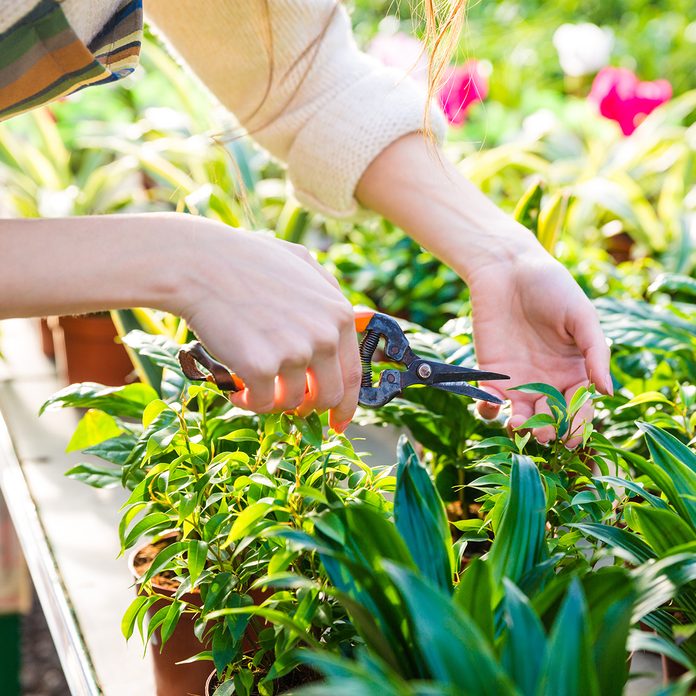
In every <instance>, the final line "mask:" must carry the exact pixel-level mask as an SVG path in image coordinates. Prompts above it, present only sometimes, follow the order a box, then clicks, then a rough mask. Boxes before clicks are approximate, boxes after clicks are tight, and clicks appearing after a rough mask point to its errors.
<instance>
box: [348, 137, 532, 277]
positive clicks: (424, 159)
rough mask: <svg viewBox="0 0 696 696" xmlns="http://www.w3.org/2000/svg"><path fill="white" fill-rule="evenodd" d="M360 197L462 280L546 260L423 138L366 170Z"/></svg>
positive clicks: (407, 140) (396, 147)
mask: <svg viewBox="0 0 696 696" xmlns="http://www.w3.org/2000/svg"><path fill="white" fill-rule="evenodd" d="M357 196H358V199H359V200H360V201H361V203H363V205H366V206H367V207H369V208H371V209H373V210H375V211H376V212H378V213H381V214H382V215H384V216H385V217H387V218H388V219H390V220H392V221H393V222H394V223H395V224H397V225H399V226H400V227H401V228H402V229H403V230H404V231H405V232H406V233H407V234H409V235H410V236H411V237H412V238H413V239H415V240H416V241H417V242H418V243H419V244H421V245H422V246H423V247H424V248H426V249H428V250H429V251H430V252H431V253H433V254H434V255H435V256H437V257H438V258H439V259H440V260H442V261H443V262H444V263H446V264H448V265H449V266H451V267H452V268H453V269H454V270H455V271H457V273H459V275H461V276H462V278H464V280H467V278H468V277H469V276H470V275H471V274H472V273H474V272H475V271H476V270H477V269H478V268H480V267H482V266H488V265H490V264H500V263H505V262H513V261H514V260H515V259H517V258H519V257H521V256H527V255H539V254H545V252H544V250H543V248H542V247H541V245H540V244H539V243H538V242H537V240H536V238H535V237H534V235H533V234H532V233H531V232H530V231H529V230H527V229H526V228H524V227H523V226H522V225H520V224H519V223H518V222H516V221H515V220H514V219H513V218H512V217H510V216H509V215H507V214H506V213H504V212H503V211H502V210H500V208H498V207H497V206H496V205H495V204H494V203H493V202H491V201H490V200H489V199H488V198H487V197H486V196H485V195H484V194H483V193H481V191H479V189H478V188H476V187H475V186H474V185H473V184H472V183H471V182H470V181H468V180H467V179H465V178H464V177H463V176H462V175H461V174H460V173H459V172H458V171H457V169H456V168H455V167H454V166H453V165H452V164H451V163H450V162H449V161H447V160H446V159H445V157H444V155H442V154H441V153H440V152H439V151H437V150H436V149H435V148H434V147H433V146H432V144H431V143H430V142H429V141H427V140H426V139H425V138H424V137H423V136H422V135H420V134H416V133H414V134H412V135H409V136H406V137H404V138H401V139H400V140H398V141H396V142H395V143H393V144H392V145H390V146H389V147H388V148H386V149H385V150H384V151H383V152H382V153H381V154H380V155H379V156H378V157H377V158H376V159H375V161H374V162H373V163H372V164H371V165H370V167H368V169H367V170H366V172H365V174H364V175H363V177H362V179H361V180H360V182H359V184H358V189H357Z"/></svg>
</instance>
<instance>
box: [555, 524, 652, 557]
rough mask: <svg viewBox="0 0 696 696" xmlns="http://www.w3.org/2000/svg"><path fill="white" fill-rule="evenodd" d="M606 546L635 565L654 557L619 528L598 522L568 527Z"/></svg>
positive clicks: (628, 533)
mask: <svg viewBox="0 0 696 696" xmlns="http://www.w3.org/2000/svg"><path fill="white" fill-rule="evenodd" d="M568 526H570V527H573V528H575V529H579V530H580V531H581V532H584V533H585V534H587V535H589V536H591V537H593V538H594V539H599V541H603V542H604V543H605V544H608V545H609V546H610V547H611V548H612V550H613V551H614V553H615V554H616V555H617V556H619V557H620V558H623V559H624V560H626V561H628V562H629V563H634V564H636V565H638V564H640V563H645V562H646V561H649V560H650V559H653V558H655V557H656V554H655V552H654V551H653V550H652V549H651V548H650V547H649V546H648V545H647V544H646V543H645V542H644V541H643V540H642V539H641V538H640V537H639V536H637V535H635V534H632V533H631V532H629V531H628V530H626V529H621V528H620V527H609V526H608V525H605V524H600V523H598V522H585V523H582V524H580V523H574V524H570V525H568Z"/></svg>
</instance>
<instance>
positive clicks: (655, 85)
mask: <svg viewBox="0 0 696 696" xmlns="http://www.w3.org/2000/svg"><path fill="white" fill-rule="evenodd" d="M671 98H672V85H670V83H669V82H668V81H667V80H655V81H654V82H641V81H640V80H639V79H638V76H637V75H635V73H632V72H631V71H630V70H628V69H627V68H603V69H602V70H600V71H599V72H598V73H597V76H596V77H595V79H594V82H593V83H592V90H591V91H590V96H589V99H590V101H592V102H594V103H595V104H597V106H598V107H599V113H600V114H602V116H605V117H606V118H609V119H611V120H612V121H616V122H617V123H618V124H619V126H621V131H622V132H623V134H624V135H631V133H633V131H634V130H635V129H636V128H637V126H638V124H639V123H640V122H641V121H642V120H643V119H644V118H645V117H646V116H647V115H648V114H649V113H650V112H651V111H654V110H655V109H656V108H657V107H658V106H660V104H664V103H665V102H667V101H669V100H670V99H671Z"/></svg>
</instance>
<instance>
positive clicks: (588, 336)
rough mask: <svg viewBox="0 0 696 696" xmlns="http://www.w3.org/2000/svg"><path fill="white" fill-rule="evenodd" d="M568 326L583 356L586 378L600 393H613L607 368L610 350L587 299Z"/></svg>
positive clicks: (595, 314)
mask: <svg viewBox="0 0 696 696" xmlns="http://www.w3.org/2000/svg"><path fill="white" fill-rule="evenodd" d="M570 328H571V333H572V334H573V338H574V339H575V343H576V344H577V346H578V348H579V349H580V351H581V352H582V354H583V357H584V358H585V371H586V372H587V378H588V379H589V380H590V382H592V383H593V384H595V385H596V387H597V390H598V391H600V392H602V394H613V393H614V386H613V383H612V379H611V372H610V369H609V364H610V358H611V351H610V350H609V345H608V344H607V339H606V337H605V336H604V332H603V331H602V327H601V325H600V323H599V318H598V316H597V312H596V311H595V308H594V307H593V306H592V304H591V303H590V302H589V301H587V302H586V303H585V306H584V308H583V310H582V311H581V312H579V313H578V315H577V317H576V318H575V322H574V324H573V326H571V327H570Z"/></svg>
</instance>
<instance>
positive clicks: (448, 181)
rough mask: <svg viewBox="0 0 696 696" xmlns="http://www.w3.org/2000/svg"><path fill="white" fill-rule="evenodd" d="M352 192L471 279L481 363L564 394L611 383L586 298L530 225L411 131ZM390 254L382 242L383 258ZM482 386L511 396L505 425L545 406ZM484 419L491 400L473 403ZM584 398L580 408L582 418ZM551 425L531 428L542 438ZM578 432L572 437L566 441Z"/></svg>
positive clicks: (586, 414)
mask: <svg viewBox="0 0 696 696" xmlns="http://www.w3.org/2000/svg"><path fill="white" fill-rule="evenodd" d="M357 195H358V199H359V200H360V201H361V202H362V203H363V204H364V205H367V206H368V207H370V208H372V209H373V210H376V211H378V212H380V213H382V214H383V215H385V216H386V217H388V218H389V219H390V220H392V221H393V222H395V223H396V224H397V225H400V226H401V227H402V228H403V229H404V230H405V231H406V232H408V234H410V235H411V237H413V238H414V239H415V240H417V241H418V242H419V243H420V244H422V245H423V246H424V247H425V248H426V249H429V250H430V251H431V252H432V253H433V254H435V256H437V257H438V258H439V259H441V260H442V261H443V262H444V263H446V264H447V265H449V266H451V267H452V268H453V269H454V270H455V271H457V273H459V275H460V276H461V277H462V278H463V279H464V281H465V282H466V283H467V284H468V285H469V287H470V288H471V296H472V300H473V308H474V317H473V320H474V341H475V343H476V354H477V357H478V361H479V365H480V367H481V368H482V369H484V370H494V371H495V372H502V373H504V374H508V375H510V377H511V378H512V379H511V380H510V382H509V386H510V387H514V386H516V385H520V384H523V383H525V382H546V383H549V384H552V385H553V386H554V387H556V388H558V389H559V390H560V391H562V392H563V393H565V394H566V396H570V395H571V394H572V393H573V392H574V391H575V389H577V388H578V387H579V386H582V385H585V384H588V381H589V380H591V381H592V382H594V383H595V384H596V385H597V388H598V389H599V391H602V392H605V393H606V392H608V391H611V381H610V377H609V350H608V348H607V344H606V341H605V339H604V336H603V335H602V331H601V329H600V327H599V322H598V321H597V316H596V314H595V312H594V309H593V308H592V305H591V304H590V301H589V300H588V299H587V298H586V297H585V296H584V295H583V293H582V291H581V290H580V288H579V287H578V286H577V284H576V283H575V281H574V280H573V279H572V278H571V276H570V274H569V273H568V272H567V271H566V270H565V269H564V268H563V266H561V265H560V264H559V263H558V262H556V261H554V259H553V258H552V257H551V256H550V255H549V254H547V253H546V252H545V251H544V249H543V248H542V247H541V245H540V244H539V243H538V241H537V240H536V239H535V237H534V236H533V235H532V233H531V232H530V231H529V230H527V229H525V228H524V227H522V226H521V225H520V224H519V223H517V222H515V221H514V220H513V219H511V218H510V217H509V216H508V215H506V214H505V213H504V212H503V211H501V210H500V209H499V208H498V207H496V206H495V205H494V204H493V203H492V202H491V201H490V200H488V199H487V198H486V197H485V196H484V195H483V194H482V193H481V191H479V190H478V189H477V188H476V187H475V186H474V185H473V184H472V183H471V182H470V181H467V180H466V179H465V178H464V177H463V176H462V175H461V174H460V173H459V172H458V171H457V169H456V168H455V167H454V166H453V165H452V164H451V163H450V162H448V161H447V159H446V158H445V157H444V155H442V153H438V152H435V151H434V149H433V147H432V146H431V144H430V143H429V142H428V141H427V140H426V139H425V138H423V137H422V136H421V135H419V134H416V133H414V134H412V135H408V136H405V137H403V138H401V139H400V140H397V141H396V142H394V143H392V144H391V145H390V146H389V147H387V148H386V149H385V150H384V151H383V152H382V153H381V154H380V155H379V156H378V157H377V158H376V159H375V160H374V161H373V162H372V164H371V165H370V166H369V168H368V169H367V170H366V172H365V174H364V175H363V176H362V179H361V180H360V182H359V184H358V188H357ZM388 253H389V251H388V250H387V249H385V251H384V254H385V257H386V255H387V254H388ZM503 384H505V383H504V382H494V383H492V384H490V385H488V384H487V385H484V386H486V387H487V388H488V390H489V391H492V392H494V393H497V394H499V395H500V396H502V397H503V398H507V399H510V401H511V402H512V417H511V418H510V422H509V425H510V426H511V427H513V428H514V427H518V426H519V425H521V424H522V423H524V422H525V421H526V420H527V419H528V418H529V417H530V416H532V415H533V414H534V413H542V412H544V411H545V410H546V398H545V397H541V398H535V397H534V396H533V395H528V394H522V393H521V392H517V391H512V390H510V389H509V387H508V388H505V387H502V385H503ZM479 410H480V411H481V413H482V414H483V415H484V416H486V417H489V418H492V417H494V416H495V414H496V413H497V411H498V409H497V407H493V406H491V405H486V404H480V405H479ZM591 413H592V407H591V405H589V404H588V405H587V406H586V407H585V409H584V410H583V412H582V413H581V414H580V419H579V420H578V422H580V420H582V419H590V418H591ZM550 431H551V428H540V429H538V430H536V431H534V434H535V436H537V437H538V438H539V439H540V440H542V441H544V440H548V439H549V438H550V437H551V436H552V433H551V432H550ZM577 442H578V438H571V439H570V440H569V441H568V443H567V444H568V445H570V446H573V445H575V444H576V443H577Z"/></svg>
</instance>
